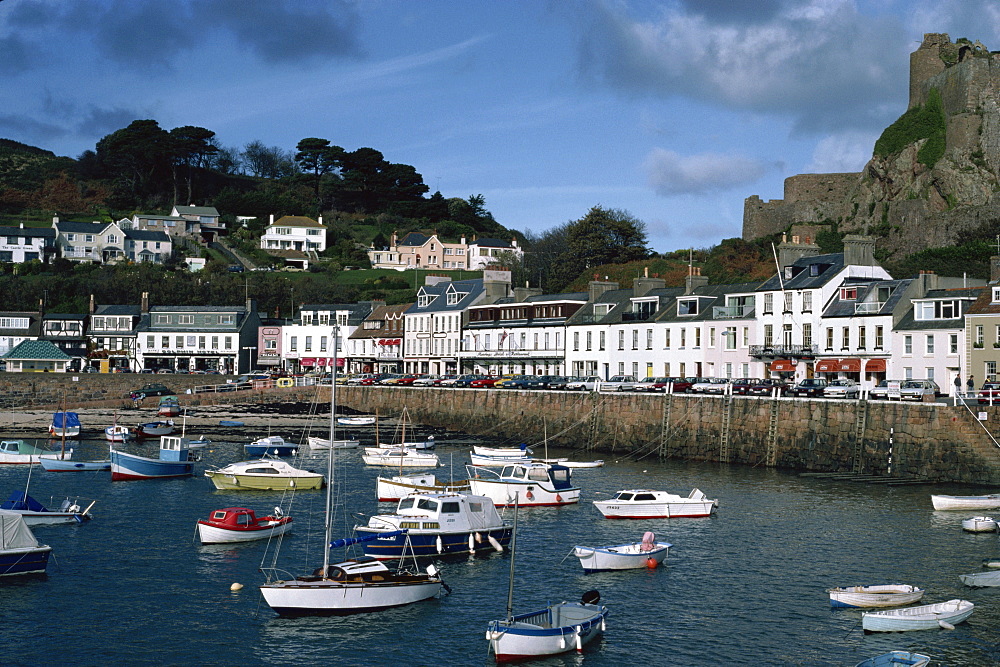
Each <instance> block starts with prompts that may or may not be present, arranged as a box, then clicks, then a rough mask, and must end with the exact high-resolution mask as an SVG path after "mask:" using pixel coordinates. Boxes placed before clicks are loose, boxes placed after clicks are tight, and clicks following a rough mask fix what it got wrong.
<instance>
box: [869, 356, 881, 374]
mask: <svg viewBox="0 0 1000 667" xmlns="http://www.w3.org/2000/svg"><path fill="white" fill-rule="evenodd" d="M865 372H866V373H885V359H869V360H868V361H866V362H865Z"/></svg>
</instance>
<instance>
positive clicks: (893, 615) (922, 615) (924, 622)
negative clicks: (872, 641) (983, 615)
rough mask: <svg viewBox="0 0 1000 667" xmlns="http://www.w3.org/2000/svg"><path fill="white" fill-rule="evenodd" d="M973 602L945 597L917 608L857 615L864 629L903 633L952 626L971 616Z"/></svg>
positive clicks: (866, 630)
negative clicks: (942, 600)
mask: <svg viewBox="0 0 1000 667" xmlns="http://www.w3.org/2000/svg"><path fill="white" fill-rule="evenodd" d="M975 607H976V606H975V605H974V604H972V603H971V602H969V601H968V600H958V599H956V600H948V601H947V602H938V603H937V604H925V605H921V606H919V607H905V608H903V609H887V610H885V611H866V612H864V613H862V614H861V628H862V629H863V630H864V631H865V632H905V631H909V630H934V629H937V628H944V629H946V630H951V629H954V627H955V626H956V625H958V624H959V623H961V622H962V621H964V620H966V619H967V618H969V616H972V612H973V611H975Z"/></svg>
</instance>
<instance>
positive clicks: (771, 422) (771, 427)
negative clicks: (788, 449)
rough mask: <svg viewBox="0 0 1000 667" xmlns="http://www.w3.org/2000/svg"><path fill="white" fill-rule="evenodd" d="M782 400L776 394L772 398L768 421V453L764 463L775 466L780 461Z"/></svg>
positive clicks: (771, 466) (770, 466)
mask: <svg viewBox="0 0 1000 667" xmlns="http://www.w3.org/2000/svg"><path fill="white" fill-rule="evenodd" d="M779 405H780V402H779V401H778V397H777V396H775V397H774V398H772V399H771V414H770V417H769V419H768V423H767V453H766V454H765V456H764V464H765V465H766V466H767V467H769V468H773V467H774V466H775V465H776V464H777V462H778V411H779V410H778V406H779Z"/></svg>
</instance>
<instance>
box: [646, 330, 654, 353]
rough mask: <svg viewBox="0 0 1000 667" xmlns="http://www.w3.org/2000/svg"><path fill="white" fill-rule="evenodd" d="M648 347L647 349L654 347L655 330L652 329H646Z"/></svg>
mask: <svg viewBox="0 0 1000 667" xmlns="http://www.w3.org/2000/svg"><path fill="white" fill-rule="evenodd" d="M646 349H647V350H652V349H653V330H652V329H646Z"/></svg>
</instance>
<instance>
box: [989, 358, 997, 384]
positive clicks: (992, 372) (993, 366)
mask: <svg viewBox="0 0 1000 667" xmlns="http://www.w3.org/2000/svg"><path fill="white" fill-rule="evenodd" d="M986 379H987V380H989V381H990V382H995V381H996V379H997V362H995V361H987V362H986Z"/></svg>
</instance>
